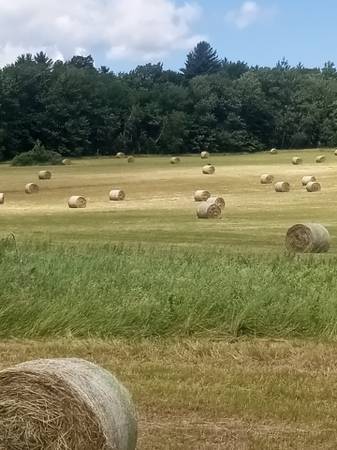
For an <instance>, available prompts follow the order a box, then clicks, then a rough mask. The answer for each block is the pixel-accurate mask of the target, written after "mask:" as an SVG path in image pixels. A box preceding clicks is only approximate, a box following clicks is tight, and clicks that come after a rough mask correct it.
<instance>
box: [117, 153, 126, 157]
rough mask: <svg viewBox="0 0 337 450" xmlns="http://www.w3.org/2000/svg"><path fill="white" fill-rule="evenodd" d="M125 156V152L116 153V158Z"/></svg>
mask: <svg viewBox="0 0 337 450" xmlns="http://www.w3.org/2000/svg"><path fill="white" fill-rule="evenodd" d="M125 157H126V155H125V153H123V152H117V153H116V158H125Z"/></svg>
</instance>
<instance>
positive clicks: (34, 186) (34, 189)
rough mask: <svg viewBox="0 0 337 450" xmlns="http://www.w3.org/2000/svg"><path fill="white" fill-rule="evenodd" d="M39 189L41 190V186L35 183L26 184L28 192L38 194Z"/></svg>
mask: <svg viewBox="0 0 337 450" xmlns="http://www.w3.org/2000/svg"><path fill="white" fill-rule="evenodd" d="M39 190H40V188H39V186H38V185H37V184H35V183H28V184H26V186H25V192H26V194H37V193H38V192H39Z"/></svg>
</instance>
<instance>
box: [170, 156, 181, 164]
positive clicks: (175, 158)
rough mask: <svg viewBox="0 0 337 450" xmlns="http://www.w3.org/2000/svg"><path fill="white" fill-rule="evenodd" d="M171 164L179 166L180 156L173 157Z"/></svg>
mask: <svg viewBox="0 0 337 450" xmlns="http://www.w3.org/2000/svg"><path fill="white" fill-rule="evenodd" d="M170 163H171V164H179V163H180V158H179V157H178V156H173V157H172V158H171V159H170Z"/></svg>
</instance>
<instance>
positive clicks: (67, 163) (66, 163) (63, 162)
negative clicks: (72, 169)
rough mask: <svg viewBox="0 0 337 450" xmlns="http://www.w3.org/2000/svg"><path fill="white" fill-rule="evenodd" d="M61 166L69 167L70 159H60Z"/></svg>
mask: <svg viewBox="0 0 337 450" xmlns="http://www.w3.org/2000/svg"><path fill="white" fill-rule="evenodd" d="M62 164H63V165H64V166H70V165H71V160H70V159H62Z"/></svg>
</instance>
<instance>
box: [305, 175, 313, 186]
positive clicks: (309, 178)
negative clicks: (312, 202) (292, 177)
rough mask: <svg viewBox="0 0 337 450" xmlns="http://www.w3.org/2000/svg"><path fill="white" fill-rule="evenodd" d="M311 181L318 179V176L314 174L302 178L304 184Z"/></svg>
mask: <svg viewBox="0 0 337 450" xmlns="http://www.w3.org/2000/svg"><path fill="white" fill-rule="evenodd" d="M311 181H316V177H314V176H313V175H306V176H304V177H303V178H302V186H306V185H307V184H308V183H310V182H311Z"/></svg>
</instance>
